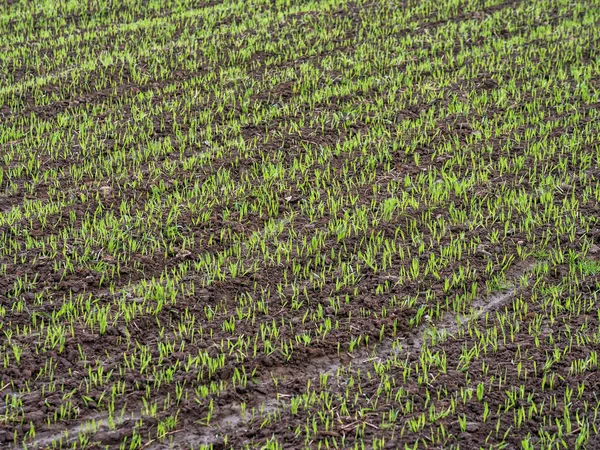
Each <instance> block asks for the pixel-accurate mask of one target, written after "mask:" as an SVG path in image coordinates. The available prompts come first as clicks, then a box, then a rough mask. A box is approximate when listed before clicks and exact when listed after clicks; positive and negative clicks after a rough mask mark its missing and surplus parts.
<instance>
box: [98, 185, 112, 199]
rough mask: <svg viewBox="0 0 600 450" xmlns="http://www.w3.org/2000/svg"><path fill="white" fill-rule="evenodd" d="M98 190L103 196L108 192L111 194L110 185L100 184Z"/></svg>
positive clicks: (107, 194) (106, 195)
mask: <svg viewBox="0 0 600 450" xmlns="http://www.w3.org/2000/svg"><path fill="white" fill-rule="evenodd" d="M100 192H102V195H104V196H105V197H108V196H109V195H110V194H112V188H111V187H110V186H102V187H101V188H100Z"/></svg>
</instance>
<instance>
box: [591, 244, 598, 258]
mask: <svg viewBox="0 0 600 450" xmlns="http://www.w3.org/2000/svg"><path fill="white" fill-rule="evenodd" d="M588 253H589V254H590V255H597V254H598V253H600V247H599V246H598V245H596V244H592V245H591V246H590V249H589V250H588Z"/></svg>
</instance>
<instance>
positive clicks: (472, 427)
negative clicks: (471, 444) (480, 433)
mask: <svg viewBox="0 0 600 450" xmlns="http://www.w3.org/2000/svg"><path fill="white" fill-rule="evenodd" d="M477 430H479V424H478V423H477V422H467V427H466V428H465V431H467V432H468V433H475V432H476V431H477Z"/></svg>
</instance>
